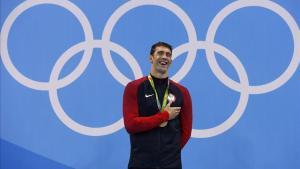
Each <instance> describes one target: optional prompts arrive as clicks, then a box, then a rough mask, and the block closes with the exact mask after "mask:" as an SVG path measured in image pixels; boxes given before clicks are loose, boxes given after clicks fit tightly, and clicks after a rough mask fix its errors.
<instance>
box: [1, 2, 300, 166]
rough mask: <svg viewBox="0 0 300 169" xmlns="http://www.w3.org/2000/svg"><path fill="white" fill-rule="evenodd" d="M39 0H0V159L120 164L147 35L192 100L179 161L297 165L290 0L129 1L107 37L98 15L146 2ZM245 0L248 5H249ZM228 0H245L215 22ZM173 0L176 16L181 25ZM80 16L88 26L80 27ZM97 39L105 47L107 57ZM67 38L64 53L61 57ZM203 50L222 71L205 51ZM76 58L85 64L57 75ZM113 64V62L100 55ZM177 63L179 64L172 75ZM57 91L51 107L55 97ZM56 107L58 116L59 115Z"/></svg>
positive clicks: (104, 17) (297, 90) (106, 17)
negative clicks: (129, 97)
mask: <svg viewBox="0 0 300 169" xmlns="http://www.w3.org/2000/svg"><path fill="white" fill-rule="evenodd" d="M39 2H40V3H41V4H39V5H35V6H33V5H32V4H33V3H39ZM49 2H51V4H50V3H49ZM49 2H48V1H46V0H44V1H20V0H1V59H2V61H1V63H0V65H1V76H0V77H1V79H0V80H1V81H0V82H1V83H0V85H1V119H0V120H1V124H0V125H1V169H2V168H3V169H11V168H18V169H21V168H32V169H35V168H44V169H47V168H49V169H50V168H51V169H52V168H78V169H100V168H101V169H102V168H103V169H107V168H110V169H121V168H126V166H127V162H128V159H129V148H130V144H129V137H128V134H127V133H126V131H125V130H124V127H123V123H122V119H121V118H122V94H123V90H124V84H126V83H127V82H128V81H129V80H133V79H135V78H137V77H140V76H142V75H147V74H148V73H149V70H150V63H149V62H148V55H149V50H150V46H151V45H152V44H153V43H155V42H157V41H166V42H169V43H171V44H173V46H174V48H175V53H174V57H175V58H174V61H173V65H172V67H171V70H170V77H171V78H173V79H174V80H177V81H180V83H182V84H183V85H185V86H186V87H187V88H188V89H189V90H190V93H191V95H192V99H193V110H194V112H193V114H194V120H193V129H194V130H193V136H192V138H191V139H190V141H189V142H188V144H187V145H186V147H185V148H184V150H183V152H182V157H183V166H184V168H186V169H202V168H203V169H241V168H243V169H299V168H300V104H299V100H300V68H299V62H300V53H299V52H300V49H299V48H300V31H299V24H300V1H299V0H275V1H263V0H262V1H247V0H242V1H232V0H222V1H220V0H218V1H211V0H201V1H179V0H174V1H159V2H158V1H153V2H154V4H155V3H156V4H157V5H140V6H138V5H137V7H136V8H134V9H131V10H129V11H127V12H125V13H124V15H121V16H120V18H119V19H118V20H116V23H115V25H114V26H113V27H112V30H111V36H110V38H108V36H107V35H108V30H109V29H108V28H107V29H106V26H107V25H108V22H110V21H111V20H114V19H116V15H113V14H117V12H119V11H120V9H118V8H120V7H122V8H124V9H128V6H127V5H135V4H137V3H138V2H139V3H144V2H145V4H150V3H152V1H123V0H114V1H109V0H103V1H96V0H90V1H84V0H74V1H64V0H61V1H53V0H52V1H50V0H49ZM249 2H253V4H256V5H253V4H252V6H251V7H247V6H248V5H247V4H248V3H249ZM57 4H58V5H60V6H58V5H57ZM26 5H28V6H27V7H28V9H27V10H24V11H23V12H22V9H25V8H24V7H26ZM235 5H236V6H239V5H240V6H245V7H243V8H241V9H238V10H235V11H232V12H229V13H228V16H226V17H225V18H224V20H221V22H220V25H219V26H218V27H216V25H213V23H217V22H216V20H215V19H216V18H215V17H216V16H218V17H222V16H225V14H224V13H220V15H218V13H219V12H222V11H224V10H225V9H228V10H230V9H233V8H234V7H235ZM263 5H265V6H267V7H269V8H271V9H267V8H263V7H261V6H263ZM17 6H19V7H18V8H17ZM30 6H32V7H30ZM162 6H167V7H170V8H172V10H173V11H171V10H168V9H166V8H164V7H162ZM67 7H68V8H70V9H72V10H74V11H75V13H76V16H78V17H79V18H80V19H78V18H76V17H75V15H74V14H73V13H71V12H70V11H69V10H67V9H66V8H67ZM174 9H175V10H176V11H177V12H178V11H179V13H180V11H181V14H182V15H181V16H183V15H185V16H186V17H185V23H190V24H189V25H188V24H187V27H188V29H189V31H187V29H186V28H185V26H184V24H183V23H182V21H181V20H180V19H179V17H177V16H176V15H175V14H176V12H174ZM275 11H277V12H278V11H279V12H278V13H280V14H283V15H284V16H286V18H282V17H280V16H279V15H278V14H277V13H276V12H275ZM18 13H19V14H18ZM288 14H289V15H288ZM111 16H112V17H111ZM110 19H111V20H110ZM79 20H82V21H84V20H86V21H87V22H85V23H84V25H81V23H80V21H79ZM188 21H190V22H188ZM9 22H11V23H9ZM287 22H289V23H290V25H288V24H287ZM10 24H11V26H9V25H10ZM89 26H90V29H89ZM83 27H85V30H90V31H86V35H87V36H85V34H84V31H83ZM214 28H216V29H217V30H216V35H215V37H214V40H212V39H211V38H210V37H211V36H210V35H211V33H213V29H214ZM193 30H194V31H193ZM188 32H190V33H188ZM89 33H90V34H89ZM93 39H94V41H93ZM109 39H110V41H111V42H113V43H111V42H110V41H109ZM96 40H98V41H96ZM100 40H102V41H100ZM197 41H198V42H197ZM213 42H214V43H213ZM79 43H80V45H81V46H80V45H79V46H75V47H74V45H77V44H79ZM295 43H296V44H295ZM6 44H7V47H6ZM297 44H298V45H297ZM181 45H186V46H181ZM80 47H82V48H81V49H80ZM92 47H94V48H93V49H92ZM101 47H102V48H103V49H106V50H108V49H111V48H113V50H111V51H110V52H111V56H112V62H111V61H110V60H109V55H108V54H107V53H106V54H105V53H102V51H101ZM197 47H199V49H198V48H197ZM70 49H72V50H73V49H74V52H73V53H70V54H69V55H68V56H69V57H70V58H68V59H67V60H66V61H65V62H64V61H62V60H61V59H62V58H64V57H67V55H65V56H63V53H64V52H66V51H70ZM77 49H78V50H77ZM83 49H85V50H83ZM179 49H182V50H183V51H182V52H181V53H180V52H178V50H179ZM188 49H189V50H190V53H189V54H188V53H187V51H188ZM204 49H206V51H205V50H204ZM92 50H93V51H92ZM124 50H125V51H124ZM126 50H127V51H128V52H129V53H126ZM176 50H177V51H176ZM6 51H7V52H6ZM84 51H85V52H86V53H84ZM213 51H215V56H216V60H217V63H218V64H219V66H220V68H221V70H223V72H224V74H222V73H220V72H218V71H217V70H220V69H218V68H219V67H218V66H217V65H215V64H211V65H210V64H209V63H210V62H208V61H209V59H213V55H210V54H212V53H213ZM229 51H230V52H232V55H229V54H230V52H229ZM89 52H90V53H89ZM104 52H105V51H104ZM176 52H177V53H179V54H180V55H176ZM206 52H207V53H206ZM209 53H210V54H209ZM89 54H90V55H89ZM121 55H122V56H121ZM187 55H189V56H187ZM89 56H90V57H89ZM8 58H10V59H8ZM193 58H194V60H193ZM105 59H106V61H107V62H104V60H105ZM186 59H187V61H190V63H192V64H190V67H189V66H188V65H189V64H187V63H186V64H185V61H186ZM9 60H10V61H9ZM81 61H86V64H85V66H86V67H84V66H83V67H82V70H83V71H82V72H79V73H78V72H77V73H75V76H73V75H74V74H72V75H71V76H73V77H74V78H73V80H72V79H71V80H70V79H67V78H65V77H71V76H69V74H70V73H71V72H73V71H74V70H78V65H79V63H83V62H81ZM9 63H12V64H13V67H12V66H9ZM56 63H57V64H62V65H61V66H62V70H61V71H59V68H58V67H57V66H55V64H56ZM112 63H114V64H115V65H116V67H114V66H112V65H110V66H108V65H109V64H112ZM114 64H113V65H114ZM183 65H184V66H183ZM134 66H135V68H134V69H132V67H134ZM13 68H15V70H18V72H19V73H18V72H16V71H13ZM189 68H190V69H189ZM243 68H244V69H243ZM116 70H119V72H120V73H121V74H119V75H118V73H116V72H115V73H114V71H116ZM243 70H245V72H243ZM286 70H287V72H286V73H285V74H283V73H284V72H285V71H286ZM55 71H58V72H56V75H57V76H59V77H58V79H60V81H57V80H56V79H55ZM179 71H186V75H185V74H184V73H183V74H181V75H182V76H181V75H180V76H181V78H178V77H179V75H178V74H177V73H178V72H179ZM111 72H113V73H111ZM216 72H217V73H216ZM81 73H82V74H81ZM51 74H52V75H51ZM176 74H177V75H178V76H177V77H176V76H175V75H176ZM76 75H78V76H76ZM224 75H226V76H224ZM239 75H240V76H239ZM21 77H23V79H22V78H21ZM50 77H51V78H50ZM222 77H223V79H222ZM226 77H228V78H226ZM122 78H123V79H122ZM229 78H231V79H233V80H234V81H236V82H234V81H230V80H229ZM277 78H279V80H278V81H276V82H275V81H274V80H276V79H277ZM61 79H64V80H65V81H64V82H66V83H64V82H63V80H61ZM30 80H31V81H30ZM248 81H249V85H248ZM239 83H241V84H242V85H239ZM262 85H265V86H262ZM272 85H274V86H273V87H272ZM249 86H252V87H249ZM255 86H258V87H255ZM55 91H57V96H58V99H57V100H58V101H59V103H60V105H61V106H59V105H58V103H55V101H53V100H55V97H54V95H52V94H55ZM51 100H52V101H51ZM59 107H61V108H62V109H63V110H62V109H59ZM236 107H238V108H236ZM61 112H65V114H66V115H67V116H58V115H59V114H60V115H61V114H62V113H61ZM233 114H234V115H233ZM239 116H240V117H239ZM233 118H236V119H233ZM70 119H71V120H70ZM68 120H69V121H68ZM228 120H229V121H230V120H233V121H230V122H229V121H228ZM110 125H113V126H111V128H109V126H110ZM215 129H216V130H215Z"/></svg>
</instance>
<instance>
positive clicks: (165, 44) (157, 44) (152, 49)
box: [150, 42, 172, 55]
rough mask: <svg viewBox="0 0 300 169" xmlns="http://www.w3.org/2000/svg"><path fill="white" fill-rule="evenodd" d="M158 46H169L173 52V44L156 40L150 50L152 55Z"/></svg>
mask: <svg viewBox="0 0 300 169" xmlns="http://www.w3.org/2000/svg"><path fill="white" fill-rule="evenodd" d="M158 46H163V47H166V48H169V49H170V51H171V53H172V46H171V45H170V44H168V43H166V42H156V43H155V44H153V45H152V47H151V50H150V55H153V54H154V52H155V49H156V47H158Z"/></svg>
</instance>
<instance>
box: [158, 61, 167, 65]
mask: <svg viewBox="0 0 300 169" xmlns="http://www.w3.org/2000/svg"><path fill="white" fill-rule="evenodd" d="M158 63H159V64H160V65H162V66H165V65H168V61H166V60H161V61H159V62H158Z"/></svg>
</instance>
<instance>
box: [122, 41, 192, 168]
mask: <svg viewBox="0 0 300 169" xmlns="http://www.w3.org/2000/svg"><path fill="white" fill-rule="evenodd" d="M149 61H150V63H151V64H152V66H151V71H150V74H149V75H148V76H146V77H142V78H140V79H137V80H134V81H132V82H130V83H128V84H127V86H126V88H125V91H124V95H123V116H124V123H125V128H126V130H127V132H128V133H129V135H130V144H131V149H130V159H129V164H128V168H129V169H181V168H182V164H181V150H182V148H183V147H184V145H185V144H186V143H187V141H188V140H189V138H190V136H191V130H192V101H191V97H190V94H189V92H188V90H187V89H186V88H185V87H183V86H182V85H180V84H178V83H176V82H174V81H172V80H170V79H169V75H168V69H169V67H170V65H171V63H172V46H171V45H169V44H167V43H165V42H157V43H155V44H154V45H152V47H151V51H150V56H149Z"/></svg>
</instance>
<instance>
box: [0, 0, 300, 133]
mask: <svg viewBox="0 0 300 169" xmlns="http://www.w3.org/2000/svg"><path fill="white" fill-rule="evenodd" d="M41 4H52V5H57V6H60V7H63V8H65V9H67V10H69V11H70V12H71V13H72V14H73V15H74V16H75V17H76V18H77V19H78V21H79V22H80V24H81V26H82V28H83V31H84V35H85V41H83V42H80V43H78V44H76V45H73V46H72V47H70V48H69V49H68V50H66V52H64V53H63V54H62V56H61V57H59V59H58V60H57V62H56V63H55V65H54V67H53V69H52V71H51V75H50V79H49V82H39V81H35V80H32V79H29V78H28V77H25V76H24V75H23V74H21V73H20V72H19V71H18V70H17V68H16V67H15V66H14V65H13V63H12V61H11V59H10V56H9V52H8V47H7V40H8V35H9V31H10V29H11V27H12V25H13V23H14V21H15V20H16V19H17V17H18V16H19V15H21V14H22V13H23V12H24V11H25V10H27V9H29V8H31V7H33V6H36V5H41ZM144 5H156V6H160V7H163V8H165V9H168V10H170V11H171V12H173V13H174V14H175V15H176V16H177V17H178V18H179V19H180V20H181V21H182V23H183V25H184V27H185V29H186V31H187V35H188V40H189V41H188V42H187V43H185V44H182V45H180V46H178V47H177V48H175V49H174V51H173V55H174V59H176V58H177V57H178V56H180V55H181V54H183V53H184V52H188V55H187V58H186V60H185V62H184V64H183V66H182V67H181V68H180V69H179V71H178V72H177V73H176V74H175V75H174V76H173V77H171V78H172V79H173V80H175V81H181V80H182V79H183V78H184V77H185V75H186V74H187V73H188V72H189V71H190V69H191V67H192V65H193V63H194V60H195V58H196V53H197V50H199V49H204V50H205V51H206V57H207V60H208V64H209V66H210V68H211V69H212V71H213V73H214V74H215V76H216V77H217V78H218V79H219V80H220V81H221V82H222V83H223V84H224V85H226V86H227V87H229V88H231V89H232V90H235V91H238V92H240V93H241V94H240V99H239V103H238V105H237V107H236V108H235V110H234V112H233V113H232V115H231V116H230V117H229V118H228V119H226V120H225V121H224V122H223V123H221V124H220V125H218V126H215V127H212V128H209V129H193V132H192V137H195V138H207V137H212V136H216V135H219V134H221V133H224V132H225V131H227V130H228V129H230V128H231V127H232V126H234V125H235V124H236V123H237V121H238V120H239V119H240V117H241V116H242V115H243V113H244V111H245V109H246V106H247V102H248V98H249V94H262V93H266V92H270V91H272V90H275V89H277V88H279V87H280V86H282V85H283V84H285V83H286V82H287V81H288V80H289V79H290V78H291V77H292V75H293V74H294V73H295V71H296V69H297V68H298V66H299V63H300V31H299V28H298V25H297V23H296V21H295V20H294V18H293V17H292V16H291V15H290V14H289V12H288V11H286V10H285V9H284V8H282V7H281V6H280V5H278V4H276V3H275V2H272V1H270V0H265V1H252V0H238V1H235V2H233V3H231V4H229V5H227V6H226V7H224V8H223V9H222V10H221V11H220V12H219V13H218V14H217V15H216V16H215V18H214V19H213V21H212V22H211V24H210V26H209V28H208V32H207V35H206V41H198V40H197V34H196V31H195V27H194V25H193V23H192V21H191V19H190V18H189V16H188V15H187V14H186V13H185V12H184V11H183V10H182V9H181V8H180V7H179V6H177V5H176V4H175V3H173V2H171V1H168V0H161V1H156V0H132V1H128V2H126V3H124V4H123V5H122V6H120V7H119V8H118V9H117V10H116V11H115V12H114V13H113V14H112V15H111V17H110V18H109V20H108V21H107V23H106V25H105V27H104V30H103V33H102V40H96V39H94V38H93V32H92V29H91V26H90V23H89V21H88V19H87V17H86V16H85V15H84V13H83V12H82V11H81V10H80V9H79V8H78V7H77V6H76V5H74V4H73V3H71V2H70V1H67V0H27V1H25V2H23V3H21V4H20V5H18V6H17V7H16V8H15V9H14V10H13V11H12V12H11V13H10V14H9V15H8V17H7V18H6V20H5V22H4V24H3V27H2V29H1V34H0V37H1V59H2V62H3V64H4V66H5V68H6V69H7V70H8V72H9V74H10V75H11V76H12V77H13V78H14V79H15V80H16V81H17V82H19V83H21V84H22V85H24V86H26V87H28V88H32V89H36V90H47V91H48V92H49V98H50V102H51V105H52V107H53V109H54V112H55V113H56V115H57V117H58V118H59V119H60V120H61V121H62V122H63V123H64V124H65V125H66V126H67V127H69V128H70V129H72V130H73V131H75V132H78V133H80V134H84V135H89V136H101V135H107V134H112V133H114V132H116V131H118V130H120V129H121V128H123V127H124V124H123V119H122V118H121V119H119V120H118V121H117V122H115V123H113V124H111V125H108V126H106V127H98V128H97V127H87V126H84V125H81V124H79V123H77V122H75V121H74V120H72V119H71V118H70V117H69V116H68V115H67V114H66V112H65V111H64V110H63V108H62V106H61V104H60V102H59V99H58V95H57V89H59V88H63V87H66V86H67V85H69V84H70V83H72V82H73V81H75V80H76V79H77V78H78V77H79V76H80V75H81V74H82V73H83V72H84V71H85V69H86V67H87V65H88V64H89V62H90V59H91V56H92V52H93V49H94V48H101V49H102V55H103V60H104V63H105V66H106V67H107V69H108V71H109V72H110V73H111V75H112V76H113V77H114V78H115V79H116V80H117V81H118V82H119V83H121V84H122V85H124V86H125V85H126V84H127V83H128V82H129V81H130V79H128V78H127V77H126V76H125V75H123V74H122V73H121V72H120V71H119V69H118V68H117V67H116V65H115V64H114V63H113V60H112V57H111V55H110V50H113V51H114V52H116V53H117V54H119V55H120V56H121V57H123V59H124V60H125V61H126V62H127V63H128V64H129V66H130V67H131V69H132V70H133V73H134V77H135V78H136V79H137V78H139V77H141V76H142V75H143V74H142V71H141V69H140V67H139V65H138V63H137V61H136V60H135V58H134V57H133V55H131V54H130V52H129V51H127V50H126V49H125V48H123V47H122V46H120V45H118V44H116V43H113V42H111V41H110V36H111V33H112V30H113V27H114V26H115V24H116V23H117V21H118V20H119V19H120V18H121V17H122V16H123V15H124V14H125V13H126V12H128V11H129V10H131V9H134V8H136V7H140V6H144ZM249 6H257V7H263V8H267V9H269V10H271V11H273V12H275V13H276V14H278V15H279V16H281V18H282V19H283V20H284V21H285V22H286V23H287V25H288V26H289V28H290V30H291V32H292V35H293V40H294V53H293V57H292V60H291V62H290V64H289V65H288V67H287V69H286V70H285V71H284V72H283V73H282V74H281V75H280V76H279V77H278V78H277V79H275V80H273V81H272V82H269V83H267V84H264V85H258V86H250V85H249V81H248V76H247V73H246V71H245V69H244V67H243V65H242V64H241V62H240V61H239V59H238V57H236V55H234V54H233V53H232V52H231V51H229V50H228V49H227V48H225V47H224V46H221V45H220V44H216V43H215V42H214V37H215V34H216V31H217V29H218V27H219V25H220V24H221V22H222V21H223V20H224V19H225V18H226V17H227V16H228V15H230V14H231V13H233V12H234V11H236V10H238V9H241V8H244V7H249ZM82 50H83V51H84V54H83V57H82V59H81V60H80V63H79V64H78V66H77V67H76V68H75V69H74V70H73V71H72V72H71V73H70V74H69V75H67V76H66V77H64V78H62V79H59V74H60V72H61V70H62V68H63V66H64V65H65V64H66V62H67V61H68V60H70V59H71V58H72V56H74V55H75V54H76V53H78V52H80V51H82ZM214 52H218V53H219V54H221V55H222V56H224V57H225V58H226V59H227V60H228V61H229V62H230V63H231V64H232V65H233V67H234V68H235V70H236V71H237V74H238V77H239V81H240V83H238V82H236V81H234V80H232V79H231V78H229V77H228V76H227V75H226V74H225V73H224V72H223V71H222V69H221V68H220V66H219V65H218V63H217V61H216V58H215V55H214Z"/></svg>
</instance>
